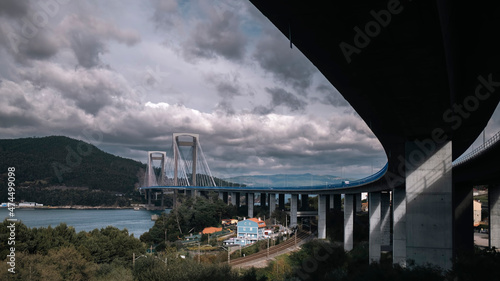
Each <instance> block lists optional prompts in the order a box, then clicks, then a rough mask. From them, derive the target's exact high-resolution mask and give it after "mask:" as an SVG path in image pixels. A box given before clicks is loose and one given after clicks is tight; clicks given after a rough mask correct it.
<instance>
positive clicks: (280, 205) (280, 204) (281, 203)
mask: <svg viewBox="0 0 500 281" xmlns="http://www.w3.org/2000/svg"><path fill="white" fill-rule="evenodd" d="M278 197H279V198H278V208H279V209H280V210H284V209H285V194H279V195H278Z"/></svg>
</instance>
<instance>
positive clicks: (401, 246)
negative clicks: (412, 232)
mask: <svg viewBox="0 0 500 281" xmlns="http://www.w3.org/2000/svg"><path fill="white" fill-rule="evenodd" d="M392 208H393V226H392V256H393V258H392V262H393V264H399V265H400V266H402V267H405V266H406V189H405V187H404V186H403V187H399V188H394V189H393V191H392Z"/></svg>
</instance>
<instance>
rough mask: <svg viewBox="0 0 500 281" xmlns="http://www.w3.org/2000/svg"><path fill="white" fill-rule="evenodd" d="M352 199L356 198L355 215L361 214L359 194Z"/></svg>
mask: <svg viewBox="0 0 500 281" xmlns="http://www.w3.org/2000/svg"><path fill="white" fill-rule="evenodd" d="M354 198H356V213H359V212H361V193H356V194H354Z"/></svg>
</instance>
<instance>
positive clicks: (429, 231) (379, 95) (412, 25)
mask: <svg viewBox="0 0 500 281" xmlns="http://www.w3.org/2000/svg"><path fill="white" fill-rule="evenodd" d="M250 1H251V2H252V3H253V4H254V5H255V6H256V7H257V8H258V9H259V10H260V11H261V12H262V13H263V14H264V15H265V16H266V17H267V18H268V19H269V20H270V21H271V22H272V23H273V24H274V25H275V26H276V27H277V28H278V29H279V30H280V31H281V32H282V33H283V34H284V35H285V36H286V37H288V38H289V40H290V46H289V47H292V44H293V45H295V46H296V47H297V48H298V49H300V51H301V52H302V53H303V54H304V55H305V56H306V57H307V58H308V59H309V60H310V61H311V62H312V63H313V64H314V65H315V66H316V67H317V68H318V69H319V71H321V72H322V73H323V75H324V76H325V77H326V78H327V79H328V80H329V81H330V82H331V83H332V84H333V85H334V86H335V87H336V88H337V90H338V91H339V92H340V93H341V94H342V95H343V96H344V97H345V99H346V100H347V101H348V102H349V103H350V104H351V106H352V107H353V108H354V109H355V110H356V111H357V112H358V114H359V115H360V116H361V117H362V118H363V119H364V120H365V122H366V123H367V124H368V125H369V127H370V128H371V129H372V131H373V133H374V134H375V135H376V136H377V138H378V139H379V140H380V142H381V144H382V146H383V147H384V149H385V152H386V155H387V158H388V171H387V173H386V175H385V176H384V178H382V179H380V180H379V181H377V182H375V183H373V184H372V185H371V186H365V187H364V189H367V190H368V191H370V196H369V205H370V222H371V223H370V260H372V261H377V260H378V259H379V257H380V253H379V252H380V245H379V244H378V243H379V241H380V240H383V239H382V238H381V232H380V230H379V227H380V220H381V219H377V218H380V217H382V216H383V214H382V215H381V213H380V212H379V206H380V198H381V197H380V196H381V195H380V194H379V193H377V192H375V191H377V190H381V189H390V190H392V191H393V202H392V204H393V208H394V234H393V235H394V236H393V239H394V248H393V255H394V258H395V260H394V262H398V263H399V262H404V261H405V260H407V259H412V260H414V261H415V262H416V263H417V264H424V263H426V262H430V263H433V264H435V265H438V266H441V267H442V268H445V269H447V268H450V267H451V259H452V257H453V256H454V255H456V254H457V253H458V252H459V251H462V250H464V251H467V250H470V248H471V247H469V245H470V246H471V245H472V241H470V242H468V245H466V246H464V247H460V246H459V245H458V244H459V243H458V241H460V240H466V239H462V238H461V235H462V232H463V231H464V230H462V229H460V226H461V225H466V223H462V222H461V221H460V220H461V218H460V216H457V214H456V213H457V209H460V208H459V207H458V206H460V205H461V204H463V202H465V201H468V199H470V198H469V197H470V196H468V195H467V194H468V193H467V192H454V190H455V189H457V185H459V183H458V182H454V180H453V178H454V177H453V173H452V160H453V159H456V158H457V157H458V156H460V155H461V154H462V153H463V152H464V151H465V150H466V149H467V148H468V147H469V146H470V145H471V144H472V143H473V141H474V140H475V139H476V138H477V136H478V135H479V134H480V132H481V131H482V130H483V129H484V127H485V126H486V124H487V122H488V120H489V119H490V117H491V115H492V114H493V111H494V110H495V108H496V106H497V104H498V102H499V100H500V95H499V94H498V93H499V92H500V91H497V90H498V89H499V88H500V87H499V86H500V73H499V66H500V55H499V52H498V50H500V48H499V47H500V46H499V43H498V40H496V41H495V42H494V40H492V36H493V34H495V33H496V32H497V29H498V27H499V26H500V17H498V14H499V12H500V3H498V2H495V1H487V2H486V3H481V4H472V3H468V2H463V3H462V2H459V1H451V0H445V1H398V0H384V1H380V0H376V1H371V0H364V1H316V2H314V3H311V2H306V1H298V0H277V1H266V0H250ZM382 196H383V195H382ZM346 198H347V197H346ZM382 200H383V199H382ZM373 207H375V208H373ZM372 209H375V210H372ZM372 222H373V224H372ZM469 223H471V222H470V221H469ZM372 240H373V241H372ZM372 242H373V243H372ZM372 244H373V245H372Z"/></svg>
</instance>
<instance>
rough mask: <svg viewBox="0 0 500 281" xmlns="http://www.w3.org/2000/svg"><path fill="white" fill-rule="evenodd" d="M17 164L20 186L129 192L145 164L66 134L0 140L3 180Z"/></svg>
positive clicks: (3, 181) (0, 167) (135, 183)
mask: <svg viewBox="0 0 500 281" xmlns="http://www.w3.org/2000/svg"><path fill="white" fill-rule="evenodd" d="M8 167H15V169H16V173H15V175H16V177H15V178H16V185H17V186H21V187H36V186H39V187H50V186H52V187H54V186H59V187H60V186H66V187H81V188H84V189H89V190H93V191H95V190H102V191H113V192H121V193H129V192H132V191H133V190H134V187H135V186H136V185H137V184H138V183H139V176H140V175H141V174H142V173H143V171H144V169H145V165H144V164H142V163H140V162H137V161H134V160H131V159H125V158H122V157H118V156H114V155H112V154H109V153H106V152H104V151H102V150H100V149H98V148H97V147H95V146H94V145H92V144H89V143H86V142H83V141H80V140H75V139H71V138H68V137H63V136H50V137H41V138H36V137H35V138H22V139H2V140H0V175H1V176H0V182H1V183H0V184H1V185H2V187H5V186H6V183H5V181H6V180H7V178H6V176H7V168H8Z"/></svg>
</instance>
